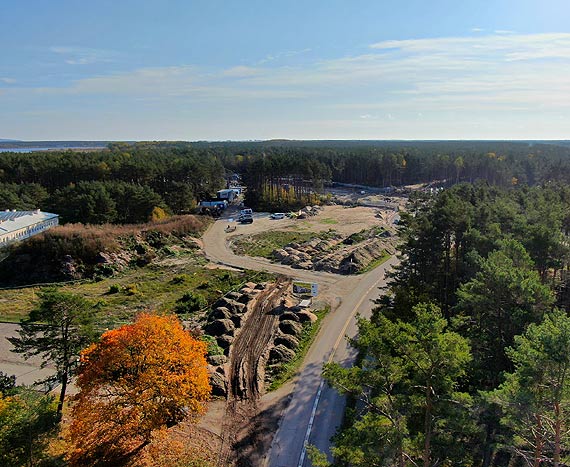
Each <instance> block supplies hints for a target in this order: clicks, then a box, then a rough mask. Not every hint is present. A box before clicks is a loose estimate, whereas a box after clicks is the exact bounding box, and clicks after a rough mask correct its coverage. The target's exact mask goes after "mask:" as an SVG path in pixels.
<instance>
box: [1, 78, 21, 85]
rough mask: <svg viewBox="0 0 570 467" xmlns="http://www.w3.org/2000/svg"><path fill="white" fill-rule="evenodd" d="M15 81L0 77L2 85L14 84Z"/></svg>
mask: <svg viewBox="0 0 570 467" xmlns="http://www.w3.org/2000/svg"><path fill="white" fill-rule="evenodd" d="M16 82H17V81H16V80H15V79H14V78H1V77H0V83H4V84H16Z"/></svg>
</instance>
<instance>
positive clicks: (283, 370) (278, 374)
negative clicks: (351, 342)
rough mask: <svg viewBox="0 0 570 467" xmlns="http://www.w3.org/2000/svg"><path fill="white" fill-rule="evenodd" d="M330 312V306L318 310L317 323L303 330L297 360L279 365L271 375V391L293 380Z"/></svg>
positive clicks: (308, 325)
mask: <svg viewBox="0 0 570 467" xmlns="http://www.w3.org/2000/svg"><path fill="white" fill-rule="evenodd" d="M329 311H330V306H328V305H327V306H326V307H325V308H324V309H322V310H316V311H315V312H314V313H315V315H317V318H318V319H317V321H315V322H314V323H311V324H307V325H306V326H305V327H304V328H303V332H302V333H301V338H300V339H299V348H298V349H297V352H296V353H295V358H294V359H293V360H291V361H290V362H287V363H284V364H282V365H279V366H278V368H276V369H275V370H274V373H273V374H272V375H271V384H270V385H269V390H270V391H275V390H276V389H279V388H280V387H281V386H282V385H283V384H285V383H286V382H287V381H288V380H289V379H291V378H292V377H293V376H294V375H295V373H296V372H297V370H298V369H299V367H300V366H301V363H302V362H303V360H304V359H305V355H307V352H308V351H309V348H310V347H311V344H312V343H313V341H314V340H315V337H316V336H317V333H318V332H319V329H321V324H322V321H323V318H324V317H325V316H326V315H327V313H328V312H329Z"/></svg>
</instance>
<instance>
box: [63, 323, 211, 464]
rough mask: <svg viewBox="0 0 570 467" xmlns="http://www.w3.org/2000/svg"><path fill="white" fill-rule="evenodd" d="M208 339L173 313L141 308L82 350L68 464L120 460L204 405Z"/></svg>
mask: <svg viewBox="0 0 570 467" xmlns="http://www.w3.org/2000/svg"><path fill="white" fill-rule="evenodd" d="M205 355H206V344H205V343H204V342H201V341H198V340H196V339H194V338H193V337H192V336H191V335H190V334H189V333H188V332H187V331H185V330H184V329H183V328H182V326H181V324H180V321H179V320H178V318H176V317H175V316H159V315H154V314H141V315H140V316H139V317H138V318H137V320H136V321H135V323H133V324H130V325H125V326H122V327H120V328H118V329H115V330H112V331H107V332H106V333H104V334H103V335H102V336H101V340H100V342H98V343H96V344H93V345H91V346H90V347H88V348H87V349H85V350H84V351H83V352H82V353H81V364H80V368H79V376H78V379H77V386H78V387H79V389H80V391H79V394H78V395H77V396H76V404H75V405H74V407H73V410H72V423H71V426H70V429H69V439H70V441H71V443H72V445H73V447H74V449H73V452H72V454H71V456H70V459H69V460H70V463H71V465H82V466H83V465H120V461H121V459H123V460H125V459H127V458H128V456H129V455H130V454H131V453H133V452H136V451H137V450H138V449H140V448H142V447H144V446H145V445H146V444H147V443H148V442H149V441H150V439H151V435H152V432H153V431H154V430H156V429H159V428H164V427H169V426H172V425H174V424H176V423H178V422H180V421H181V420H182V419H184V417H186V416H187V415H197V414H200V413H202V412H203V410H204V402H205V401H206V400H208V398H209V396H210V391H211V388H210V384H209V381H208V372H207V365H206V358H205Z"/></svg>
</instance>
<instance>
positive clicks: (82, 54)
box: [49, 46, 116, 65]
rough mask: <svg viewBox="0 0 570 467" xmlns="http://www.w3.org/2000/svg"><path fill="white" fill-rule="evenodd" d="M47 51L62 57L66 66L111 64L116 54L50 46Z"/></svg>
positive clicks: (107, 51)
mask: <svg viewBox="0 0 570 467" xmlns="http://www.w3.org/2000/svg"><path fill="white" fill-rule="evenodd" d="M49 51H50V52H52V53H54V54H57V55H62V56H64V57H65V58H64V62H65V63H67V64H68V65H90V64H92V63H99V62H111V61H113V58H114V57H115V56H116V53H115V52H113V51H110V50H102V49H92V48H89V47H69V46H52V47H50V48H49Z"/></svg>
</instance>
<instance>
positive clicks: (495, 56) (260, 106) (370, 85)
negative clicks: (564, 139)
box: [0, 33, 570, 138]
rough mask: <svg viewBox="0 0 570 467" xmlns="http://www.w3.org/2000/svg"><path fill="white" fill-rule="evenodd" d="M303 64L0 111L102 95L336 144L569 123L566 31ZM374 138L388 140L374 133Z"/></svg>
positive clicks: (147, 82) (391, 45)
mask: <svg viewBox="0 0 570 467" xmlns="http://www.w3.org/2000/svg"><path fill="white" fill-rule="evenodd" d="M57 49H58V50H57V51H55V50H54V51H53V52H54V53H58V54H61V55H62V56H64V57H66V58H69V57H67V55H71V53H72V50H71V48H65V47H64V48H57ZM73 52H75V53H76V56H74V57H71V58H70V59H74V60H77V59H78V58H77V57H79V55H77V51H75V50H73ZM291 53H292V52H291ZM303 63H304V64H302V65H299V64H298V65H288V66H284V65H282V66H276V62H275V61H272V63H271V66H269V65H257V66H234V67H226V68H222V69H213V68H205V67H199V66H193V65H179V66H172V67H154V68H151V67H149V68H141V69H136V70H132V71H129V72H121V73H110V74H102V75H100V76H93V77H90V78H85V79H79V80H76V81H73V82H71V83H68V84H67V85H66V86H65V87H61V88H40V89H35V90H34V89H32V90H30V89H24V88H17V87H13V86H10V87H5V88H4V94H3V95H2V96H1V99H2V102H3V103H5V102H7V99H10V98H12V101H13V102H18V105H21V103H22V102H23V100H24V99H26V98H29V99H33V100H34V105H35V102H37V101H40V100H41V99H42V95H57V96H58V97H59V96H62V97H61V100H62V101H64V100H65V99H66V97H65V96H101V97H106V96H108V97H109V99H110V100H111V101H112V102H113V103H117V102H120V103H121V105H124V104H123V101H124V102H125V103H126V105H129V103H130V104H134V105H138V104H139V103H144V105H146V106H147V108H152V109H160V110H161V111H162V112H163V113H164V114H167V115H168V114H169V112H170V113H171V114H175V115H176V116H177V117H179V116H180V115H181V112H180V109H189V110H188V112H190V113H192V114H193V115H200V116H204V118H205V119H206V120H204V122H206V123H207V121H208V120H207V118H211V119H212V122H214V121H215V123H212V125H217V126H216V127H217V128H219V127H220V126H223V127H224V128H229V127H231V126H232V125H238V123H239V124H240V125H242V126H240V128H257V127H260V125H261V124H263V127H264V128H267V132H268V133H271V134H272V135H276V136H279V132H278V131H277V132H276V131H275V130H273V131H270V130H271V128H272V125H274V127H275V128H279V129H282V128H284V126H283V125H284V122H286V123H287V125H292V123H291V122H293V121H297V120H295V119H299V116H300V115H303V118H304V120H305V121H306V122H313V124H314V128H321V129H323V131H325V130H324V128H329V126H330V128H331V130H330V131H331V132H332V127H333V126H334V125H335V122H336V124H337V125H338V128H343V127H342V125H344V124H345V123H346V124H347V127H346V128H347V130H346V131H349V130H350V131H353V130H354V131H355V133H354V134H353V133H350V134H347V133H339V135H338V137H352V136H355V137H356V136H358V137H365V136H367V137H374V135H373V134H372V133H370V134H368V133H365V131H364V129H370V131H371V132H372V131H373V130H374V129H375V128H378V127H379V126H381V125H384V126H382V128H383V131H384V129H385V130H386V131H388V130H389V129H390V128H394V131H395V132H396V129H397V131H398V132H397V133H394V137H396V136H397V137H403V135H405V132H406V131H411V130H410V128H412V127H413V125H412V124H415V125H422V128H423V129H424V130H423V131H425V134H424V133H422V137H425V136H427V134H428V129H429V128H431V129H434V128H435V129H439V130H441V131H445V132H446V133H445V135H446V137H449V136H451V134H452V131H456V130H453V129H454V128H459V126H460V125H463V126H465V125H466V122H470V121H471V120H473V122H474V124H475V123H477V124H478V125H480V126H479V127H477V128H487V129H488V134H489V135H493V137H496V135H497V132H498V131H499V130H501V131H503V130H505V128H508V125H509V124H511V123H510V122H511V121H512V122H515V121H516V122H517V123H516V124H517V125H518V127H521V128H522V127H524V128H526V129H527V130H528V129H529V128H530V129H531V130H532V128H534V127H536V123H537V122H539V123H540V122H546V121H551V120H552V121H553V120H556V121H559V122H563V121H564V120H563V119H561V118H560V117H561V116H562V117H566V118H570V80H568V79H567V77H568V76H570V33H549V34H526V35H525V34H477V35H472V36H467V37H441V38H431V39H407V40H387V41H382V42H378V43H375V44H372V45H371V46H370V49H369V51H368V52H367V53H365V54H361V55H354V56H345V57H339V58H336V59H329V60H314V61H312V62H308V63H307V61H306V60H303ZM0 81H1V80H0ZM27 96H31V97H27ZM47 98H48V97H46V99H47ZM74 99H75V98H74V97H73V98H69V102H75V100H74ZM52 100H53V99H52ZM100 101H104V99H100ZM116 105H117V106H118V105H119V104H116ZM172 109H175V111H174V112H173V110H172ZM150 114H153V112H149V115H150ZM157 114H158V112H155V113H154V115H157ZM207 114H208V115H210V117H205V115H207ZM246 114H247V115H246ZM212 115H215V117H212ZM550 115H553V116H552V119H550ZM425 116H429V118H428V117H425ZM149 118H151V117H149ZM324 121H326V122H328V123H326V124H324V123H322V122H324ZM531 121H532V122H534V123H532V124H531V123H528V122H531ZM221 122H223V125H222V123H221ZM253 122H255V124H254V123H253ZM347 122H350V123H347ZM206 123H204V125H206ZM248 125H249V126H248ZM512 125H513V128H514V125H515V123H512ZM560 125H562V123H560ZM543 126H544V125H543ZM294 127H295V128H298V131H299V133H297V134H288V135H286V136H291V137H294V136H299V135H301V134H303V135H305V134H306V132H307V131H309V129H308V128H307V129H305V128H303V127H302V126H297V125H295V126H294ZM472 127H473V128H475V125H472ZM518 127H517V128H518ZM236 128H237V127H236ZM291 128H293V126H291ZM470 128H471V126H470ZM357 129H358V131H356V130H357ZM361 130H362V131H361ZM439 130H438V131H439ZM527 130H525V131H527ZM327 131H328V130H327ZM343 131H344V130H343ZM434 131H435V130H434ZM553 131H554V130H553ZM557 131H559V130H557ZM327 134H328V133H327ZM513 134H514V133H505V135H504V137H512V136H513ZM221 136H223V135H220V137H221ZM259 136H260V134H259V133H251V134H244V135H243V137H248V138H249V137H259ZM315 136H318V134H315ZM381 136H382V137H389V136H390V135H389V134H382V135H376V137H381ZM438 136H440V134H432V137H438ZM469 136H471V137H472V135H465V136H464V137H469ZM527 136H529V137H530V136H532V135H530V134H529V135H527ZM197 137H198V138H200V137H201V136H200V135H197ZM409 137H414V136H413V135H412V134H410V136H409ZM417 137H419V135H418V136H417Z"/></svg>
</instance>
